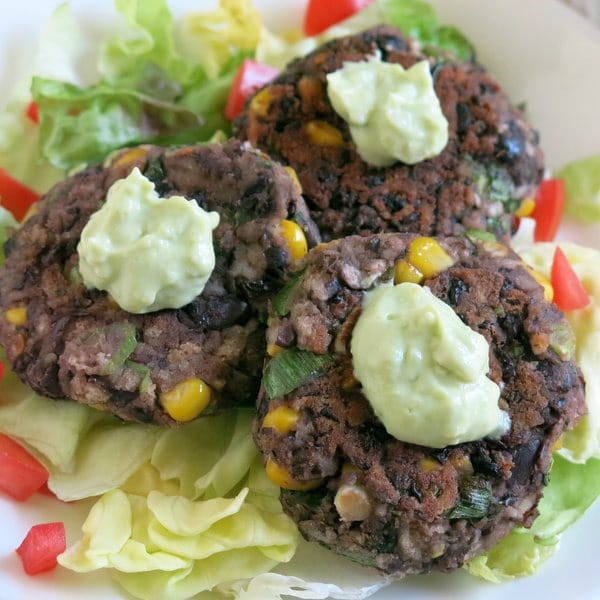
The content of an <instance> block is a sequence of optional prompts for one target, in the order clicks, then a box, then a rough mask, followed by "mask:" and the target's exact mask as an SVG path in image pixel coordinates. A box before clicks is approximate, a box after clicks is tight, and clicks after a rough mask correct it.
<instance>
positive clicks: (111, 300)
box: [106, 294, 121, 310]
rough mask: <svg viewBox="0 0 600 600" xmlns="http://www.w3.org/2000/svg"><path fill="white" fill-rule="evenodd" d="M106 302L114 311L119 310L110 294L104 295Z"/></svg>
mask: <svg viewBox="0 0 600 600" xmlns="http://www.w3.org/2000/svg"><path fill="white" fill-rule="evenodd" d="M106 301H107V302H108V305H109V306H110V307H111V308H114V309H115V310H119V309H120V308H121V307H120V306H119V305H118V304H117V301H116V300H115V299H114V298H113V297H112V296H111V295H110V294H106Z"/></svg>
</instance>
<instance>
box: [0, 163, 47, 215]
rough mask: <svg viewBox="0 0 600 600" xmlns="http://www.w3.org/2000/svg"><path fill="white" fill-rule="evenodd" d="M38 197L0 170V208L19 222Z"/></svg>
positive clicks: (35, 193)
mask: <svg viewBox="0 0 600 600" xmlns="http://www.w3.org/2000/svg"><path fill="white" fill-rule="evenodd" d="M39 197H40V195H39V194H38V193H37V192H34V191H33V190H32V189H30V188H28V187H27V186H26V185H23V184H22V183H21V182H20V181H17V180H16V179H14V178H13V177H11V176H10V175H9V174H8V173H7V172H6V171H5V170H4V169H0V206H3V207H4V208H6V209H7V210H10V212H11V213H12V214H13V215H14V217H15V219H17V221H21V220H22V219H23V217H24V216H25V215H26V214H27V211H28V210H29V207H30V206H31V205H32V204H33V203H34V202H35V201H36V200H37V199H38V198H39Z"/></svg>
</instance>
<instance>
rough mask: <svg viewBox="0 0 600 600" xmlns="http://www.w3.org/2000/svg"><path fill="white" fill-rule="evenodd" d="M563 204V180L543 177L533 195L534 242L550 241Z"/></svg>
mask: <svg viewBox="0 0 600 600" xmlns="http://www.w3.org/2000/svg"><path fill="white" fill-rule="evenodd" d="M564 206H565V182H564V181H563V180H562V179H545V180H544V181H542V183H540V187H539V188H538V191H537V194H536V195H535V208H534V209H533V212H532V213H531V217H532V218H533V219H534V220H535V231H534V233H533V238H534V240H535V241H536V242H551V241H552V240H553V239H554V238H555V237H556V232H557V231H558V226H559V225H560V220H561V219H562V215H563V209H564Z"/></svg>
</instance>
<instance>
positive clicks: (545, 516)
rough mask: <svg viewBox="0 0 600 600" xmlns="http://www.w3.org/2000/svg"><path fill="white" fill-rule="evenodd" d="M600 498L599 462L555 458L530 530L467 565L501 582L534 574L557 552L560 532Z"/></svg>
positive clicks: (510, 537)
mask: <svg viewBox="0 0 600 600" xmlns="http://www.w3.org/2000/svg"><path fill="white" fill-rule="evenodd" d="M599 495H600V460H594V459H590V460H589V461H588V462H587V463H585V464H582V465H576V464H573V463H571V462H569V461H567V460H565V459H564V458H562V457H560V456H555V459H554V464H553V466H552V470H551V472H550V483H549V485H548V486H547V487H546V489H545V490H544V497H543V498H542V500H541V501H540V504H539V507H538V508H539V511H540V515H539V517H538V518H537V519H536V520H535V521H534V523H533V526H532V527H531V529H524V528H518V529H515V530H513V531H512V532H511V533H510V534H509V535H508V536H507V537H506V538H504V539H503V540H501V541H500V542H499V543H497V544H496V545H495V546H494V547H493V548H492V549H491V550H489V551H488V552H486V553H485V554H483V555H481V556H478V557H477V558H474V559H473V560H471V561H469V562H468V563H467V565H466V568H467V570H468V571H469V572H470V573H472V574H473V575H476V576H478V577H482V578H484V579H487V580H488V581H492V582H494V583H500V582H502V581H506V580H509V579H514V578H515V577H521V576H524V575H532V574H533V573H535V572H536V571H537V570H538V569H539V567H540V566H541V565H542V563H543V562H544V561H546V560H547V559H548V558H549V557H550V556H552V555H553V554H554V553H555V552H556V550H557V549H558V544H557V542H558V539H559V536H560V534H561V533H563V532H564V531H565V529H567V528H568V527H569V526H570V525H572V524H573V523H574V522H575V521H576V520H577V519H579V518H580V517H581V516H582V515H583V514H584V513H585V511H586V510H587V509H588V508H589V507H590V506H591V505H592V504H593V503H594V501H595V500H596V499H597V498H598V496H599Z"/></svg>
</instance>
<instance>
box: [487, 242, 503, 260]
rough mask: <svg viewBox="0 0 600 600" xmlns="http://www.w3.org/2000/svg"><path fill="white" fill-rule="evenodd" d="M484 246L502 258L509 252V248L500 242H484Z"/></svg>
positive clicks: (489, 252) (492, 253)
mask: <svg viewBox="0 0 600 600" xmlns="http://www.w3.org/2000/svg"><path fill="white" fill-rule="evenodd" d="M483 248H484V249H485V251H486V252H487V253H488V254H490V255H492V256H494V257H496V258H502V257H503V256H506V255H507V254H508V248H507V247H506V246H505V245H504V244H501V243H500V242H483Z"/></svg>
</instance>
